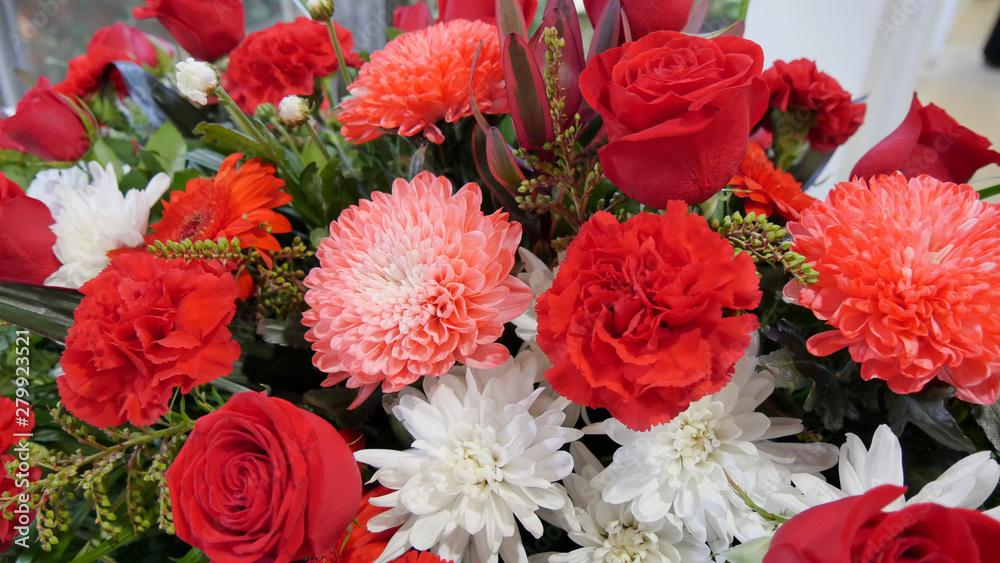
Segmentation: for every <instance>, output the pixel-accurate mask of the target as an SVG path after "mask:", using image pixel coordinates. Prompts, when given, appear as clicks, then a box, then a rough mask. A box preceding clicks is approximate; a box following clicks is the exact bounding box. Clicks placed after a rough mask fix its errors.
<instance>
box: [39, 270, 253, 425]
mask: <svg viewBox="0 0 1000 563" xmlns="http://www.w3.org/2000/svg"><path fill="white" fill-rule="evenodd" d="M80 291H81V292H82V293H83V301H81V302H80V306H79V307H77V308H76V311H74V312H73V320H74V323H73V326H72V327H70V329H69V334H68V335H67V336H66V350H65V351H64V352H63V355H62V367H63V370H64V371H65V372H66V373H65V375H63V376H61V377H59V379H58V380H57V383H58V384H59V397H60V398H61V399H62V402H63V404H64V405H66V409H67V410H69V412H70V413H72V414H73V415H74V416H76V417H77V418H79V419H80V420H82V421H84V422H86V423H87V424H92V425H94V426H97V427H98V428H108V427H111V426H119V425H121V424H125V422H126V421H128V422H129V423H131V424H133V425H135V426H148V425H150V424H152V423H154V422H156V419H158V418H159V417H160V416H161V415H163V414H165V413H166V412H167V411H168V410H170V408H169V404H170V399H171V398H172V397H173V396H174V390H175V389H178V388H180V390H181V391H182V392H184V393H188V392H190V391H191V389H193V388H194V387H195V386H198V385H202V384H204V383H208V382H209V381H212V380H213V379H216V378H219V377H225V376H226V375H229V372H230V371H232V368H233V362H235V361H236V360H237V359H238V358H239V356H240V345H239V344H237V343H236V342H235V341H234V340H233V339H232V338H231V336H232V335H231V334H230V332H229V329H228V328H226V325H228V324H229V322H230V321H231V320H232V319H233V315H235V314H236V294H237V286H236V281H235V280H234V279H233V276H231V275H230V274H227V273H218V272H216V271H214V270H212V269H210V268H209V267H207V266H205V265H204V263H202V262H188V261H186V260H173V261H169V262H168V261H167V260H164V259H158V258H154V257H153V256H152V255H150V254H148V253H145V252H129V253H125V254H121V255H119V256H118V257H116V258H115V259H114V260H112V261H111V264H110V265H108V267H107V268H105V269H104V271H103V272H101V273H100V274H99V275H98V276H97V277H96V278H94V279H92V280H90V281H88V282H87V283H85V284H83V287H81V288H80Z"/></svg>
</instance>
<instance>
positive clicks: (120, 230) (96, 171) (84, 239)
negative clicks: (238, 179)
mask: <svg viewBox="0 0 1000 563" xmlns="http://www.w3.org/2000/svg"><path fill="white" fill-rule="evenodd" d="M89 167H90V173H91V175H92V176H93V182H92V183H90V184H89V185H83V186H82V187H80V181H79V178H78V177H77V176H76V175H75V174H73V175H70V176H68V177H67V179H68V180H70V181H71V182H72V184H63V183H62V182H61V178H60V179H51V178H48V179H46V178H36V181H35V182H32V184H31V186H30V187H29V188H28V190H29V195H31V192H32V191H34V192H35V194H36V195H33V196H32V197H37V198H38V199H40V200H41V201H42V202H43V203H45V204H46V206H48V208H49V211H51V212H52V219H53V220H54V221H55V223H53V225H52V232H53V233H55V235H56V244H55V246H53V247H52V251H53V252H54V253H55V255H56V258H58V259H59V261H60V262H62V266H60V267H59V269H58V270H56V271H55V272H53V273H52V275H50V276H49V277H48V278H47V279H46V280H45V285H50V286H58V287H71V288H78V287H80V286H81V285H83V284H84V283H86V282H87V281H89V280H90V279H92V278H93V277H94V276H96V275H97V274H99V273H100V272H101V270H103V269H104V267H105V266H107V265H108V263H109V262H111V259H110V258H108V252H110V251H112V250H117V249H119V248H134V247H137V246H140V245H141V244H142V243H143V237H144V236H145V234H146V230H147V229H148V223H149V210H150V208H152V207H153V206H154V205H156V203H157V202H158V201H159V200H160V197H162V196H163V193H164V192H165V191H166V190H167V188H169V187H170V178H169V177H168V176H167V175H166V174H157V175H156V176H154V177H153V179H152V180H150V182H149V185H148V186H146V188H145V189H143V190H129V192H128V193H127V194H122V192H121V190H119V189H118V179H117V177H116V176H115V171H114V168H113V167H112V166H111V165H110V164H109V165H108V167H107V169H102V168H101V166H100V164H98V163H96V162H91V163H89Z"/></svg>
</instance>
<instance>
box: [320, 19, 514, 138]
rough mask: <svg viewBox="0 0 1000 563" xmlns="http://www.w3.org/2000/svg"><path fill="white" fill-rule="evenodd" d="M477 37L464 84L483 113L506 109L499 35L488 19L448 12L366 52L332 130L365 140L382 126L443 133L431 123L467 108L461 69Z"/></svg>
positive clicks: (399, 130) (469, 111)
mask: <svg viewBox="0 0 1000 563" xmlns="http://www.w3.org/2000/svg"><path fill="white" fill-rule="evenodd" d="M480 43H482V50H481V51H480V53H479V60H478V62H477V63H476V74H475V80H474V81H473V84H472V88H473V93H474V95H475V97H476V104H477V105H478V106H479V109H480V110H482V111H483V113H506V112H507V111H508V104H507V94H506V92H505V90H504V79H503V66H502V64H501V61H500V40H499V39H498V38H497V30H496V27H495V26H492V25H489V24H486V23H484V22H481V21H468V20H453V21H449V22H445V23H439V24H437V25H433V26H431V27H428V28H427V29H422V30H420V31H411V32H409V33H404V34H403V35H400V36H399V37H397V38H395V39H393V40H392V41H391V42H390V43H389V44H388V45H386V47H385V49H383V50H381V51H376V52H375V53H372V56H371V60H370V61H369V62H368V63H366V64H365V65H364V66H362V67H361V72H360V74H359V75H358V79H357V80H355V81H354V82H353V83H352V84H351V85H350V86H349V87H348V90H350V91H351V94H352V96H351V97H349V98H347V99H345V100H344V101H343V102H342V103H341V104H340V107H341V108H343V111H342V112H341V113H340V115H339V116H338V117H337V119H338V120H339V121H340V122H341V123H343V124H344V126H343V127H342V128H341V130H340V132H341V134H342V135H344V137H345V138H347V139H348V140H349V141H351V142H354V143H367V142H368V141H371V140H372V139H376V138H378V137H381V136H382V135H383V134H384V133H386V132H388V131H389V130H393V129H395V130H396V133H397V134H399V135H402V136H404V137H412V136H413V135H416V134H417V133H420V132H421V131H423V133H424V135H425V136H426V137H427V138H428V139H430V140H431V142H433V143H436V144H441V143H443V142H444V134H443V133H441V130H440V129H438V128H437V126H436V125H435V123H437V122H438V121H441V120H442V119H443V120H445V121H447V122H449V123H455V122H456V121H458V120H460V119H462V118H463V117H468V116H470V115H472V104H471V103H470V101H469V75H470V73H471V71H472V61H473V59H474V58H475V56H476V51H477V50H479V45H480Z"/></svg>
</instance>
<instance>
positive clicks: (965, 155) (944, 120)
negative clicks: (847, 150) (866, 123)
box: [851, 94, 1000, 184]
mask: <svg viewBox="0 0 1000 563" xmlns="http://www.w3.org/2000/svg"><path fill="white" fill-rule="evenodd" d="M987 164H1000V153H998V152H996V151H993V150H990V140H989V139H987V138H986V137H983V136H982V135H978V134H976V133H975V132H973V131H971V130H969V129H966V128H965V127H962V126H961V125H959V124H958V122H957V121H955V120H954V119H953V118H952V117H951V116H950V115H948V114H947V112H945V111H944V110H943V109H941V108H939V107H937V106H936V105H934V104H927V105H926V106H924V105H921V104H920V100H918V99H917V95H916V94H914V95H913V102H912V103H911V104H910V112H909V113H908V114H906V119H904V120H903V123H902V124H900V126H899V128H897V129H896V130H895V131H893V132H892V133H890V134H889V136H888V137H886V138H885V139H883V140H882V142H880V143H879V144H877V145H875V148H873V149H872V150H870V151H868V153H867V154H865V156H863V157H861V160H860V161H859V162H858V163H857V165H855V166H854V170H852V171H851V178H860V179H862V180H868V179H870V178H874V177H876V176H879V175H881V174H892V173H893V172H896V171H897V170H898V171H900V172H902V173H903V175H904V176H906V177H908V178H914V177H916V176H920V175H921V174H927V175H928V176H932V177H934V178H937V179H938V180H941V181H942V182H952V183H955V184H964V183H966V182H968V181H969V180H970V179H971V178H972V176H973V174H975V173H976V171H977V170H979V169H980V168H982V167H984V166H986V165H987Z"/></svg>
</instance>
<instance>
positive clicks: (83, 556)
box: [70, 526, 134, 563]
mask: <svg viewBox="0 0 1000 563" xmlns="http://www.w3.org/2000/svg"><path fill="white" fill-rule="evenodd" d="M133 535H134V532H133V531H132V528H131V526H129V527H126V528H125V529H124V530H122V532H121V533H119V534H118V535H117V536H115V537H113V538H111V539H109V540H108V541H106V542H104V543H102V544H101V545H99V546H97V547H95V548H94V549H91V550H89V551H86V552H84V553H79V554H77V556H76V559H74V560H72V561H70V563H94V562H95V561H97V560H99V559H101V558H102V557H105V556H107V555H111V553H112V552H114V550H116V549H118V548H119V547H121V546H123V545H125V544H127V543H128V542H130V541H132V536H133Z"/></svg>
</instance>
